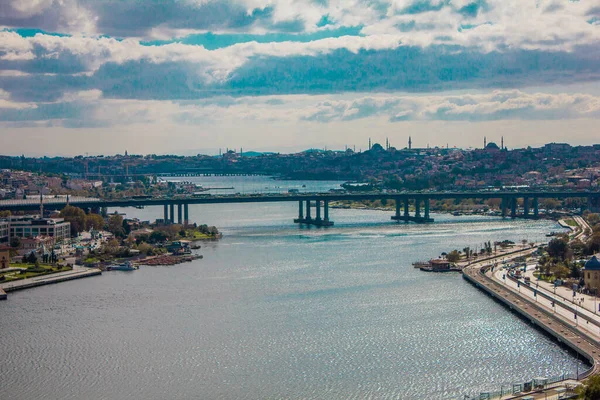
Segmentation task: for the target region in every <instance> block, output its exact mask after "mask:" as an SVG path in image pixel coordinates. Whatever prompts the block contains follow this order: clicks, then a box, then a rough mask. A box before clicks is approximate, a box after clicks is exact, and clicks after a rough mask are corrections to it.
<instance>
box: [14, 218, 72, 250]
mask: <svg viewBox="0 0 600 400" xmlns="http://www.w3.org/2000/svg"><path fill="white" fill-rule="evenodd" d="M6 221H7V222H8V238H9V240H10V239H12V238H13V237H18V238H32V237H37V236H50V237H52V238H54V241H55V242H56V243H58V242H60V241H62V240H67V239H69V238H70V237H71V223H70V222H65V220H64V219H62V218H39V217H38V216H32V215H26V216H19V215H16V216H11V217H9V218H8V219H7V220H6Z"/></svg>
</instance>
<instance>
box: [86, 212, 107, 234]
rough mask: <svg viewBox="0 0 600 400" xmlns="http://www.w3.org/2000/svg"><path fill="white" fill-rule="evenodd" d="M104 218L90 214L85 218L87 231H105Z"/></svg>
mask: <svg viewBox="0 0 600 400" xmlns="http://www.w3.org/2000/svg"><path fill="white" fill-rule="evenodd" d="M104 224H105V223H104V218H102V216H101V215H100V214H94V213H92V214H88V215H87V216H86V217H85V227H86V229H87V230H90V229H95V230H97V231H100V230H102V229H104Z"/></svg>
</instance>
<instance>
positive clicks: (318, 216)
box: [315, 200, 321, 221]
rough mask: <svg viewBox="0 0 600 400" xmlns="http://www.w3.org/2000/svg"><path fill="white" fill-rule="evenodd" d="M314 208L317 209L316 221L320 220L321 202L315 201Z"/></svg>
mask: <svg viewBox="0 0 600 400" xmlns="http://www.w3.org/2000/svg"><path fill="white" fill-rule="evenodd" d="M315 207H316V209H317V221H320V220H321V200H317V201H315Z"/></svg>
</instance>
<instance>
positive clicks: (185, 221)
mask: <svg viewBox="0 0 600 400" xmlns="http://www.w3.org/2000/svg"><path fill="white" fill-rule="evenodd" d="M189 223H190V210H189V204H188V203H185V204H184V205H183V224H184V225H185V226H187V225H188V224H189Z"/></svg>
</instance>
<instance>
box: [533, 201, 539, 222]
mask: <svg viewBox="0 0 600 400" xmlns="http://www.w3.org/2000/svg"><path fill="white" fill-rule="evenodd" d="M539 216H540V207H539V205H538V198H537V197H534V198H533V217H534V218H538V217H539Z"/></svg>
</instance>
